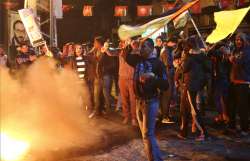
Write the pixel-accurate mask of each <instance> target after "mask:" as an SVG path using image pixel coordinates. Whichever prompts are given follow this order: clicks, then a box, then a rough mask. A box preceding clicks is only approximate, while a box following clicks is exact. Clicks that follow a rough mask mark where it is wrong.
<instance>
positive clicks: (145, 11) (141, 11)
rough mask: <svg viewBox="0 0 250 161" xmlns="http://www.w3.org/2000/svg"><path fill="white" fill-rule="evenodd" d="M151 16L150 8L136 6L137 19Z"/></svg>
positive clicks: (148, 6) (149, 6)
mask: <svg viewBox="0 0 250 161" xmlns="http://www.w3.org/2000/svg"><path fill="white" fill-rule="evenodd" d="M151 15H152V6H151V5H147V6H137V16H139V17H145V16H151Z"/></svg>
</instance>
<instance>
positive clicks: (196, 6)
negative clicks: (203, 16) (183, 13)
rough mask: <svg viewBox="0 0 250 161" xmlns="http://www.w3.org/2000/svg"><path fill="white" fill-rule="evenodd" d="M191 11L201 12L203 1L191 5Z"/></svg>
mask: <svg viewBox="0 0 250 161" xmlns="http://www.w3.org/2000/svg"><path fill="white" fill-rule="evenodd" d="M190 10H191V13H193V14H200V13H201V2H200V1H199V2H198V3H196V4H195V5H193V6H192V7H191V9H190Z"/></svg>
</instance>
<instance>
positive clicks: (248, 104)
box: [228, 84, 250, 131]
mask: <svg viewBox="0 0 250 161" xmlns="http://www.w3.org/2000/svg"><path fill="white" fill-rule="evenodd" d="M228 107H229V118H230V122H229V127H230V128H232V129H234V128H235V127H236V114H237V112H238V114H239V117H240V127H241V130H242V131H248V128H249V123H248V118H249V114H250V88H249V85H247V84H231V86H230V91H229V106H228Z"/></svg>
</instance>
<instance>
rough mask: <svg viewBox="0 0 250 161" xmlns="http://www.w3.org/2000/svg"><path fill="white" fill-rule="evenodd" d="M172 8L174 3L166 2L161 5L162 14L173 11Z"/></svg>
mask: <svg viewBox="0 0 250 161" xmlns="http://www.w3.org/2000/svg"><path fill="white" fill-rule="evenodd" d="M174 7H175V3H173V2H172V3H170V2H167V3H166V4H163V5H162V13H165V12H167V11H169V10H172V9H174Z"/></svg>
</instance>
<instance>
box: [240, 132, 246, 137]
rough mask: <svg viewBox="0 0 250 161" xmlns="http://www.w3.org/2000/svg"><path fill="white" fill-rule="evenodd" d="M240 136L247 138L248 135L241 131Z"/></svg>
mask: <svg viewBox="0 0 250 161" xmlns="http://www.w3.org/2000/svg"><path fill="white" fill-rule="evenodd" d="M240 136H241V137H247V136H248V133H247V132H246V131H241V132H240Z"/></svg>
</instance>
